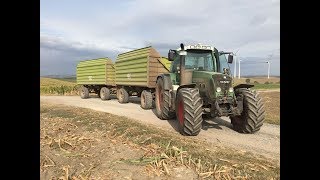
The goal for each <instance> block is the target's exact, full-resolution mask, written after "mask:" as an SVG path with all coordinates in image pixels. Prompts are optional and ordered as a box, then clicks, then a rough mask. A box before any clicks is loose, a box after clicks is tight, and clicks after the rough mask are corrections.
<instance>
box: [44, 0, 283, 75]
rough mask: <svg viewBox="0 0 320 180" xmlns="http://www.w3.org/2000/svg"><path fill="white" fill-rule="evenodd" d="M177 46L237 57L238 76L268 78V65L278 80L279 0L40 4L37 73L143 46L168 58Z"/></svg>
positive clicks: (71, 68)
mask: <svg viewBox="0 0 320 180" xmlns="http://www.w3.org/2000/svg"><path fill="white" fill-rule="evenodd" d="M181 42H183V43H185V44H195V43H198V42H200V43H202V44H208V45H212V46H215V47H216V48H217V49H218V50H224V51H233V52H236V51H238V53H237V54H238V57H240V58H241V59H242V61H241V75H266V74H267V67H268V66H267V64H266V63H264V62H265V61H266V60H267V59H269V60H270V62H271V68H270V69H271V74H272V75H280V1H279V0H259V1H253V0H198V1H194V0H174V1H171V0H121V1H116V0H95V1H89V0H67V1H66V0H54V1H52V0H40V63H41V64H40V74H41V75H74V74H75V72H76V65H77V63H78V62H79V61H80V60H84V59H92V58H99V57H110V58H111V59H113V60H115V59H116V57H117V54H119V53H122V52H125V51H129V50H132V49H135V48H142V47H145V46H148V45H152V46H154V47H155V48H156V49H157V50H158V51H159V52H160V53H161V55H163V56H167V52H168V50H169V49H170V48H171V49H176V48H178V46H179V44H180V43H181ZM270 55H272V56H271V58H268V57H269V56H270ZM231 69H232V70H233V65H231Z"/></svg>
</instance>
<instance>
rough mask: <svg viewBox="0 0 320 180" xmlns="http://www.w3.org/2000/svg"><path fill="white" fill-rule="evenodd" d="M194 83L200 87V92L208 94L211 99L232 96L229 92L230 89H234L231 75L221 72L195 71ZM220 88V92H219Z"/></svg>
mask: <svg viewBox="0 0 320 180" xmlns="http://www.w3.org/2000/svg"><path fill="white" fill-rule="evenodd" d="M192 81H193V82H194V83H196V84H197V85H198V87H199V89H200V91H202V92H203V93H205V92H206V94H207V95H209V97H211V98H213V97H217V96H228V95H229V96H230V95H232V94H230V92H229V88H230V87H232V78H231V76H230V75H227V74H222V73H219V72H208V71H194V72H193V76H192ZM202 84H204V85H202ZM218 87H219V88H220V89H219V90H217V88H218Z"/></svg>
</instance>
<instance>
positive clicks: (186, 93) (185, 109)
mask: <svg viewBox="0 0 320 180" xmlns="http://www.w3.org/2000/svg"><path fill="white" fill-rule="evenodd" d="M202 104H203V102H202V100H201V98H200V93H199V90H198V89H196V88H182V89H180V90H179V91H178V95H177V101H176V115H177V118H178V120H179V125H180V126H179V127H180V128H179V129H180V132H181V133H182V134H184V135H188V136H196V135H198V134H199V132H200V130H201V127H202V121H203V119H202Z"/></svg>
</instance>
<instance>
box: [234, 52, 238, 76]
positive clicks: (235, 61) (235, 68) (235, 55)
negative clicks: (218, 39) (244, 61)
mask: <svg viewBox="0 0 320 180" xmlns="http://www.w3.org/2000/svg"><path fill="white" fill-rule="evenodd" d="M238 52H239V49H238V50H237V52H236V53H234V57H235V58H234V70H233V77H234V78H236V77H237V58H238V56H237V53H238Z"/></svg>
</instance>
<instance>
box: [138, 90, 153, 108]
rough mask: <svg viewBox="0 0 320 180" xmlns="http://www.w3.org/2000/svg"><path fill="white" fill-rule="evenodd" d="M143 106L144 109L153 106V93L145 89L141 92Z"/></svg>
mask: <svg viewBox="0 0 320 180" xmlns="http://www.w3.org/2000/svg"><path fill="white" fill-rule="evenodd" d="M140 99H141V107H142V109H151V108H152V101H153V99H152V94H151V92H149V91H146V90H143V91H142V93H141V98H140Z"/></svg>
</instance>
